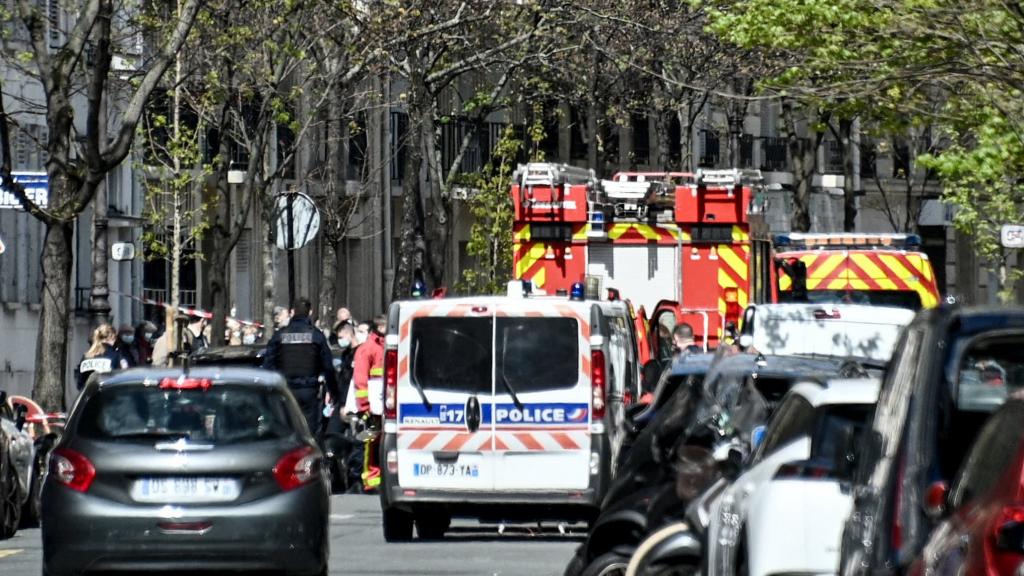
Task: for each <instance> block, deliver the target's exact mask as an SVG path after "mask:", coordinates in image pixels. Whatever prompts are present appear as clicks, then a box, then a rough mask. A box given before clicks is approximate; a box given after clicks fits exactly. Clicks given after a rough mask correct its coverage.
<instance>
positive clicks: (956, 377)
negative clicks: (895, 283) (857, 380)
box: [840, 307, 1024, 575]
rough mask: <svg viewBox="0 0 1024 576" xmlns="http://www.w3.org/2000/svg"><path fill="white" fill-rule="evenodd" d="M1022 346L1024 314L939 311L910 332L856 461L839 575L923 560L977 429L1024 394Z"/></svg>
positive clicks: (892, 569)
mask: <svg viewBox="0 0 1024 576" xmlns="http://www.w3.org/2000/svg"><path fill="white" fill-rule="evenodd" d="M1022 350H1024V310H1022V309H1010V308H1001V309H996V308H977V309H970V308H957V307H941V308H935V309H931V310H926V311H923V312H921V313H919V314H918V315H917V317H915V319H914V321H913V322H912V323H911V324H910V325H909V326H907V328H906V329H904V331H903V333H902V335H901V336H900V342H899V343H898V344H897V346H896V348H895V353H894V355H893V357H892V360H891V362H890V363H889V367H888V369H887V370H886V374H885V377H884V380H883V382H882V390H881V394H880V395H879V399H878V406H877V408H876V411H875V416H874V420H873V423H872V428H871V432H870V433H869V434H868V438H867V441H866V442H864V444H863V445H862V446H861V448H860V451H859V454H858V456H857V458H858V462H857V463H856V468H857V472H856V475H855V478H854V487H853V496H854V507H853V511H852V513H851V515H850V518H849V519H848V520H847V524H846V528H845V530H844V534H843V543H842V560H841V563H840V569H841V573H842V574H844V575H854V574H856V575H861V574H871V575H877V574H899V573H902V572H904V571H905V570H906V568H907V566H909V564H910V563H911V562H912V561H913V560H914V558H915V557H916V556H918V554H919V552H920V551H921V549H922V547H923V546H924V544H925V543H926V541H927V539H928V535H929V533H930V532H931V530H932V528H933V527H934V526H935V524H936V521H937V520H938V518H939V516H940V515H941V510H942V508H943V505H944V499H945V494H946V491H947V486H948V484H947V483H948V482H950V481H951V480H952V478H954V476H955V474H956V471H957V469H958V468H959V467H960V464H961V462H962V461H963V459H964V456H965V454H966V453H967V450H968V449H969V448H970V446H971V444H972V443H973V441H974V439H975V437H976V436H977V434H978V432H979V430H980V429H981V427H982V426H983V425H984V424H985V421H986V420H987V419H988V417H989V415H990V414H991V413H992V412H993V411H995V409H996V408H998V407H999V405H1001V404H1002V403H1003V402H1004V401H1005V400H1006V398H1008V397H1010V396H1014V395H1019V394H1020V391H1021V390H1024V354H1022V353H1021V352H1022Z"/></svg>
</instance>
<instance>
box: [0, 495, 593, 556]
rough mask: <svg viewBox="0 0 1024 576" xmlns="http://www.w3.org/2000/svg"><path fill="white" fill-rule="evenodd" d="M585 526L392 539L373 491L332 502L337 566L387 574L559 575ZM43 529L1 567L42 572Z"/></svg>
mask: <svg viewBox="0 0 1024 576" xmlns="http://www.w3.org/2000/svg"><path fill="white" fill-rule="evenodd" d="M582 537H583V534H582V532H581V531H580V530H579V529H577V530H572V529H571V527H570V529H569V530H567V533H566V534H564V535H563V534H561V533H560V532H559V530H558V527H557V525H555V524H545V525H543V526H542V527H541V529H538V527H537V526H536V525H522V524H517V525H509V526H507V527H506V528H505V530H504V532H503V533H502V534H499V533H498V530H497V527H496V526H481V525H479V524H478V523H477V522H475V521H459V520H457V521H455V522H454V523H453V524H452V529H451V531H450V532H449V533H448V535H447V536H446V537H445V539H444V540H441V541H432V542H416V541H413V542H410V543H407V544H386V543H385V542H384V538H383V536H382V535H381V528H380V505H379V503H378V500H377V498H376V497H375V496H351V495H346V496H335V497H334V498H333V499H332V503H331V574H353V575H366V576H371V575H382V576H383V575H389V576H430V575H434V574H436V575H442V574H443V575H446V576H558V575H561V574H562V571H563V569H564V568H565V565H566V563H568V561H569V558H570V557H571V556H572V553H573V550H575V548H576V546H577V545H578V544H579V543H580V542H581V541H582ZM40 566H41V550H40V542H39V530H38V529H30V530H19V531H18V533H17V534H15V536H14V538H11V539H9V540H2V541H0V574H2V575H3V576H30V575H31V576H39V574H40V572H41V570H40Z"/></svg>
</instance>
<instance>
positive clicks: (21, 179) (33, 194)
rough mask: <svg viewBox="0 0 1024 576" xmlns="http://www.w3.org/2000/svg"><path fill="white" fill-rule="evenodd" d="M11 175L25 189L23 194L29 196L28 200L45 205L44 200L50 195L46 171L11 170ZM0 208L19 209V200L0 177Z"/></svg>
mask: <svg viewBox="0 0 1024 576" xmlns="http://www.w3.org/2000/svg"><path fill="white" fill-rule="evenodd" d="M11 176H13V177H14V181H15V182H17V183H18V184H21V186H22V188H24V189H25V195H26V196H28V197H29V200H32V201H33V202H35V203H36V205H38V206H42V207H44V208H45V207H46V201H47V198H48V197H49V195H50V192H49V178H48V177H47V175H46V172H13V173H11ZM0 208H13V209H16V210H20V209H21V202H19V201H18V199H17V198H15V197H14V192H11V191H10V189H8V187H7V186H6V185H5V184H4V182H3V180H2V179H0Z"/></svg>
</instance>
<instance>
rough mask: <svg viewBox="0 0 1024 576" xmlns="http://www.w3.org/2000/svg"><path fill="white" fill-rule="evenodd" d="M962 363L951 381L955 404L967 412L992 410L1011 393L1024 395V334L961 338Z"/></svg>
mask: <svg viewBox="0 0 1024 576" xmlns="http://www.w3.org/2000/svg"><path fill="white" fill-rule="evenodd" d="M956 348H958V349H960V350H961V352H960V354H959V364H958V366H957V367H956V370H955V373H954V374H951V376H952V378H950V382H952V383H954V385H955V387H956V394H955V396H954V398H955V399H956V407H957V409H958V410H962V411H966V412H993V411H995V410H996V408H998V407H999V406H1001V405H1002V404H1003V403H1004V402H1005V401H1006V399H1007V398H1008V397H1024V354H1022V353H1021V350H1022V348H1024V334H1008V335H999V336H992V337H986V338H981V339H977V340H967V339H964V340H961V341H959V342H958V343H957V346H956Z"/></svg>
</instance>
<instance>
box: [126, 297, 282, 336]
mask: <svg viewBox="0 0 1024 576" xmlns="http://www.w3.org/2000/svg"><path fill="white" fill-rule="evenodd" d="M110 293H111V294H117V295H118V296H124V297H125V298H130V299H132V300H135V301H136V302H141V303H143V304H147V305H150V306H157V307H159V308H170V307H171V305H170V304H168V303H166V302H161V301H159V300H153V299H152V298H140V297H138V296H136V295H134V294H128V293H126V292H121V291H119V290H111V291H110ZM178 312H179V313H181V314H185V315H186V316H194V317H197V318H206V319H207V320H210V319H212V318H213V312H208V311H206V310H203V309H201V308H189V307H188V306H178ZM232 320H233V321H235V322H238V323H239V324H241V325H243V326H255V327H256V328H263V324H262V323H260V322H256V321H254V320H242V319H241V318H235V317H234V316H228V321H232Z"/></svg>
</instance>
